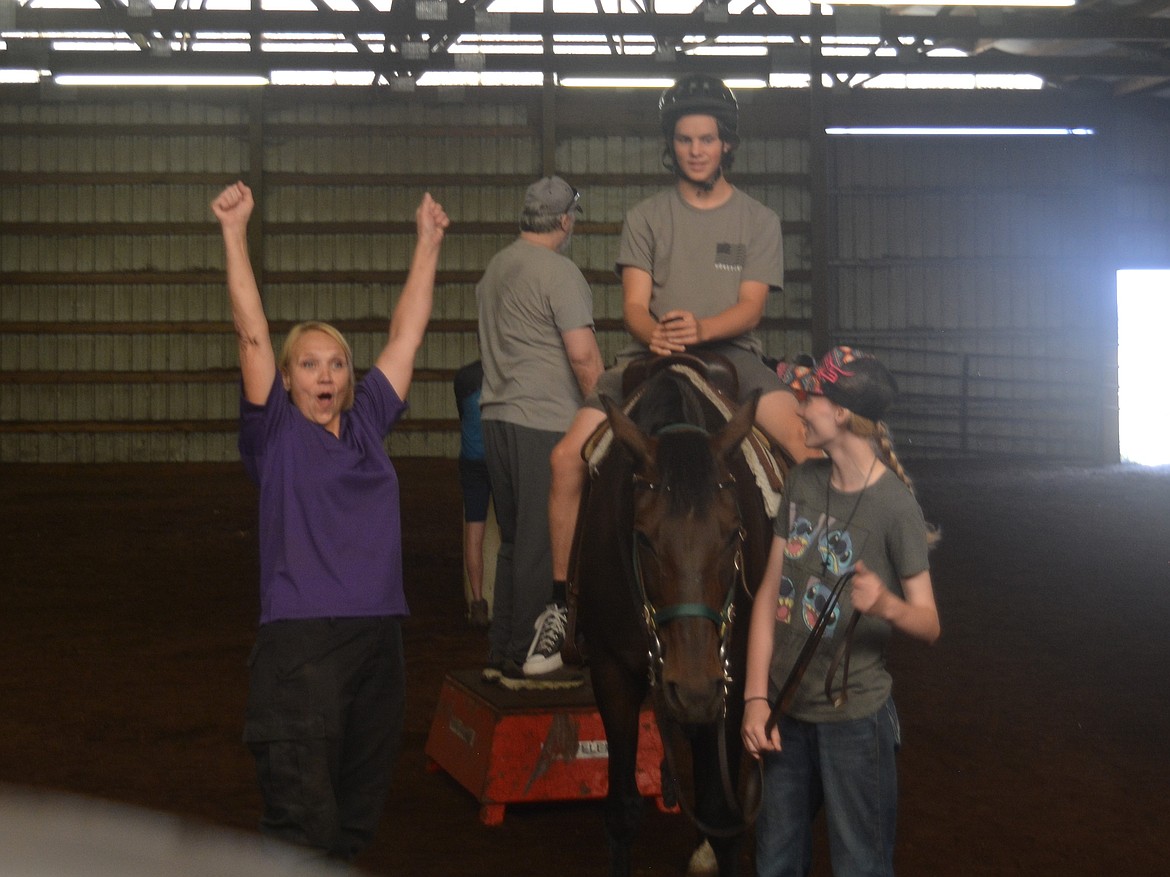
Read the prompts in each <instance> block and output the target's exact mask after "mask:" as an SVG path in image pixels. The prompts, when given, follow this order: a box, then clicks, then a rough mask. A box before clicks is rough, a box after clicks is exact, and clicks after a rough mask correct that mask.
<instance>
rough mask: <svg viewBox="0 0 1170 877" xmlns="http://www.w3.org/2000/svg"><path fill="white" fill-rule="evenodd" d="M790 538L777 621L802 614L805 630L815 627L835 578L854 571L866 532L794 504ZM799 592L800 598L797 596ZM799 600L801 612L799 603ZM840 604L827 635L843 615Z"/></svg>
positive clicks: (788, 622) (785, 555)
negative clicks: (813, 516)
mask: <svg viewBox="0 0 1170 877" xmlns="http://www.w3.org/2000/svg"><path fill="white" fill-rule="evenodd" d="M789 520H791V521H792V526H791V527H790V528H789V530H788V540H787V542H786V543H785V545H784V560H785V572H788V571H789V570H791V574H790V575H785V576H783V577H782V578H781V581H780V595H779V601H778V604H777V606H776V620H777V621H778V622H781V623H783V624H791V623H792V619H793V617H794V616H796V615H799V617H800V619H801V620H802V621H803V622H804V627H805V629H806V630H812V629H813V628H814V627H815V626H816V623H817V618H818V617H819V616H820V613H821V611H822V610H823V609H824V607H825V605H826V604H827V603H828V601H829V597H830V595H831V594H832V591H833V585H834V584H835V583H836V580H837V579H838V578H840V577H841V576H843V575H845V574H846V573H848V572H850V571H852V569H853V567H854V566H855V565H856V563H857V557H858V554H859V551H860V545H861V544H862V543H858V542H857V541H856V539H857V537H858V536H860V537H861V539H862V542H863V541H864V534H857V533H855V532H854V530H855V529H856V528H855V527H853V528H850V529H848V530H846V529H843V528H841V527H840V526H839V522H838V521H837V520H836V519H835V518H830V517H827V516H826V515H824V514H821V515H819V516H818V517H817V518H816V520H815V521H813V520H812V519H811V518H810V517H808V516H807V515H803V514H801V512H800V510H799V509H797V508H796V507H795V504H793V505H791V506H790V513H789ZM798 595H799V597H798ZM798 600H799V606H800V611H799V613H797V612H796V611H795V610H796V605H797V602H798ZM841 614H842V608H841V605H840V603H838V604H837V606H836V607H834V609H833V614H832V615H831V616H830V617H829V618H828V619H827V626H826V628H825V636H826V637H829V638H830V639H831V638H832V636H833V634H834V632H835V630H836V626H837V621H838V619H839V618H840V617H841Z"/></svg>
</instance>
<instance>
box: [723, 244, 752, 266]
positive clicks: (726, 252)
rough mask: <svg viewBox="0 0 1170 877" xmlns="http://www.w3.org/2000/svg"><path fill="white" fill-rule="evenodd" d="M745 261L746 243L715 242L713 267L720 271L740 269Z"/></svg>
mask: <svg viewBox="0 0 1170 877" xmlns="http://www.w3.org/2000/svg"><path fill="white" fill-rule="evenodd" d="M746 261H747V244H716V245H715V267H716V268H717V269H718V270H720V271H742V270H743V263H744V262H746Z"/></svg>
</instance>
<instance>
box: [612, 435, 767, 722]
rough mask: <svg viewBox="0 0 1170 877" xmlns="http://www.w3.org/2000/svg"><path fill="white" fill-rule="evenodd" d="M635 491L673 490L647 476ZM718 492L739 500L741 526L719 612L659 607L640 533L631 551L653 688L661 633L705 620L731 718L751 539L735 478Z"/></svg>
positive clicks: (658, 676) (658, 674)
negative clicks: (739, 610)
mask: <svg viewBox="0 0 1170 877" xmlns="http://www.w3.org/2000/svg"><path fill="white" fill-rule="evenodd" d="M668 432H698V433H702V434H703V435H707V434H708V433H707V431H706V430H705V429H703V428H702V427H699V426H694V425H692V424H687V423H680V424H671V425H669V426H666V427H663V428H662V429H660V430H659V431H658V432H657V433H656V435H662V434H663V433H668ZM633 482H634V488H635V490H639V489H640V490H650V491H669V490H670V487H669V486H663V485H661V484H659V483H657V482H655V481H651V480H650V479H648V478H646V477H645V476H642V475H638V474H635V475H634V476H633ZM715 486H716V489H717V490H730V491H732V496H733V497H734V498H735V505H736V509H735V512H736V520H739V521H740V522H741V523H740V525H739V527H738V529H737V531H736V536H735V541H736V545H735V556H734V560H733V561H732V563H733V567H734V570H735V572H734V575H733V578H732V581H731V582H730V584H729V585H728V588H727V591H726V593H725V594H724V596H723V603H722V605H721V606H720V608H719V610H718V611H716V610H715V609H713V608H711V607H710V606H708V605H707V604H706V603H695V602H689V603H671V604H668V605H666V606H656V605H655V604H654V602H653V601H652V600H651V599H650V597H649V595H648V594H647V593H646V579H645V575H644V574H643V571H642V558H641V554H640V551H639V538H638V533H637V532H636V530H635V532H634V534H633V538H632V539H631V551H632V554H633V567H634V581H635V582H636V584H637V588H638V599H639V600H640V601H641V603H642V617H643V618H644V619H645V622H646V636H647V639H648V640H649V642H648V657H649V660H650V685H651V687H652V688H660V687H661V684H662V671H663V662H664V655H663V651H662V639H661V638H660V636H659V631H661V630H662V628H664V627H665V626H666V625H667V624H669V623H670V622H672V621H677V620H678V619H680V618H705V619H707V620H708V621H710V622H711V623H712V624H714V625H715V627H716V629H717V630H718V631H719V663H720V666H721V668H722V670H723V692H722V699H723V708H722V711H721V712H722V715H723V716H724V717H726V715H727V692H728V691H729V690H730V688H731V682H732V678H731V657H730V654H729V646H730V643H731V630H732V625H733V624H734V622H735V590H736V585H740V586H742V587H743V589H744V591H745V593H748V594H749V596H750V593H751V592H750V590H749V589H748V584H747V571H746V569H745V565H744V559H743V545H744V540H745V539H746V538H747V531H746V530H745V529H744V527H743V524H742V520H743V519H742V517H741V516H740V513H739V499H738V497H736V494H735V488H736V483H735V478H734V476H731V475H729V476H728V477H727V479H726V480H724V481H719V482H717V483H716V485H715Z"/></svg>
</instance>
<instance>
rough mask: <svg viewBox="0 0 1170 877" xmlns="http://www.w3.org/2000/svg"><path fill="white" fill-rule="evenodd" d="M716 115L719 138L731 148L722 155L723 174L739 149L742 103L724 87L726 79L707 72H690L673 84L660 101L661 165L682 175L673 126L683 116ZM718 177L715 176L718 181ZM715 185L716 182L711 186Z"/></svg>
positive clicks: (709, 184) (711, 183)
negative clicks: (677, 160)
mask: <svg viewBox="0 0 1170 877" xmlns="http://www.w3.org/2000/svg"><path fill="white" fill-rule="evenodd" d="M694 115H703V116H713V117H714V118H715V124H716V125H717V126H718V128H719V139H720V140H722V141H723V142H724V143H727V144H729V145H730V146H731V148H730V149H728V150H727V151H726V152H725V153H724V154H723V160H722V161H721V162H720V172H722V171H728V170H731V165H732V162H734V161H735V148H736V147H737V146H739V101H737V100H736V99H735V94H734V93H733V92H732V91H731V89H730V88H728V87H727V86H726V85H724V84H723V80H721V79H718V78H716V77H714V76H708V75H707V74H706V73H688V74H687V75H686V76H680V77H679V78H678V80H676V81H675V83H674V85H672V86H670V88H668V89H666V90H665V91H664V92H662V96H661V97H659V98H658V121H659V124H660V125H661V126H662V136H663V137H665V138H666V146H665V147H664V148H663V150H662V166H663V167H665V168H666V169H667V170H669V171H671V172H673V173H674V174H676V175H677V176H680V177H681V176H682V171H681V170H680V169H679V167H678V165H677V163H676V162H675V160H674V126H675V123H677V122H678V120H679V119H681V118H682V117H683V116H694ZM718 176H719V174H718V173H717V174H716V178H718ZM707 185H708V187H709V186H712V185H714V179H712V180H711V181H710V182H709V183H708V184H707Z"/></svg>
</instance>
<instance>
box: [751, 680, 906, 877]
mask: <svg viewBox="0 0 1170 877" xmlns="http://www.w3.org/2000/svg"><path fill="white" fill-rule="evenodd" d="M780 742H781V746H783V749H782V750H781V751H780V752H777V753H772V754H766V755H765V756H764V787H763V792H762V800H761V802H760V813H759V818H758V820H757V822H756V873H757V874H758V875H759V877H805V875H807V874H808V873H809V870H810V868H811V867H812V826H813V819H814V818H815V817H816V815H817V813H818V812H819V811H820V810H821V808H822V807H824V809H825V821H826V824H827V825H828V831H829V856H830V858H831V859H832V865H833V874H834V877H879V875H880V877H892V875H893V873H894V834H895V829H896V827H897V819H898V773H897V752H898V748H899V747H900V746H901V729H900V728H899V726H898V713H897V710H896V709H895V708H894V701H893V699H892V698H891V699H889V700H887V701H886V703H885V705H884V706H882V708H881V709H879V710H878V711H877V712H876V713H874V714H873V715H872V716H867V717H866V718H863V719H857V720H855V721H849V722H822V723H819V724H814V723H810V722H802V721H799V720H797V719H792V718H789V717H788V716H784V717H782V718H781V720H780Z"/></svg>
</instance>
